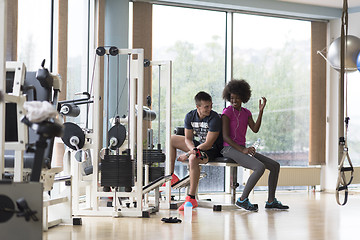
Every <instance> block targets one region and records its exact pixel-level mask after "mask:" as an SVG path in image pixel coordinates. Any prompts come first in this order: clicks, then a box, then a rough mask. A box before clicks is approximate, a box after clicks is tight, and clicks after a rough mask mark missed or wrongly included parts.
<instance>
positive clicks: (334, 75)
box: [321, 13, 360, 192]
mask: <svg viewBox="0 0 360 240" xmlns="http://www.w3.org/2000/svg"><path fill="white" fill-rule="evenodd" d="M359 21H360V13H353V14H349V21H348V26H349V29H348V33H349V34H350V35H354V36H357V37H360V28H358V27H357V25H358V23H359ZM340 35H341V19H336V20H331V21H330V22H329V24H328V46H329V45H330V43H331V42H332V41H333V40H335V39H336V38H338V37H340ZM339 77H340V75H339V72H337V71H335V70H334V69H332V68H330V66H329V65H328V67H327V79H326V81H327V82H326V85H327V86H326V88H327V89H326V94H327V101H326V102H327V106H326V107H327V110H326V115H327V124H326V165H325V166H323V171H322V179H321V189H322V190H325V191H330V192H333V191H334V190H335V188H336V182H337V177H338V171H337V167H338V142H339V140H338V139H339V134H338V125H339V119H338V116H339V109H338V108H339ZM350 157H351V156H350Z"/></svg>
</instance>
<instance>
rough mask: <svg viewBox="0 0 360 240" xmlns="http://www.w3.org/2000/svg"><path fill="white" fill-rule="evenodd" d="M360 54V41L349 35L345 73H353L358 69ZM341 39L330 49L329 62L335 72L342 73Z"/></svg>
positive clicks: (333, 43)
mask: <svg viewBox="0 0 360 240" xmlns="http://www.w3.org/2000/svg"><path fill="white" fill-rule="evenodd" d="M359 52H360V39H359V38H358V37H355V36H352V35H348V36H347V39H346V52H345V71H347V72H351V71H356V69H357V66H356V65H357V63H356V62H357V58H358V55H359ZM340 56H341V37H339V38H337V39H335V40H334V41H333V42H332V43H331V44H330V47H329V51H328V56H327V58H328V60H329V62H330V64H331V67H333V68H334V69H335V70H337V71H340V68H341V66H340Z"/></svg>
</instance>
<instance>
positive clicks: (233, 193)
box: [230, 167, 239, 204]
mask: <svg viewBox="0 0 360 240" xmlns="http://www.w3.org/2000/svg"><path fill="white" fill-rule="evenodd" d="M238 186H239V184H238V182H237V167H230V194H231V204H235V202H236V188H237V187H238Z"/></svg>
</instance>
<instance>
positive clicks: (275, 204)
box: [265, 198, 289, 210]
mask: <svg viewBox="0 0 360 240" xmlns="http://www.w3.org/2000/svg"><path fill="white" fill-rule="evenodd" d="M265 208H268V209H279V210H287V209H289V206H286V205H282V203H281V202H280V201H278V200H277V199H276V198H275V199H274V201H272V202H271V203H269V202H266V204H265Z"/></svg>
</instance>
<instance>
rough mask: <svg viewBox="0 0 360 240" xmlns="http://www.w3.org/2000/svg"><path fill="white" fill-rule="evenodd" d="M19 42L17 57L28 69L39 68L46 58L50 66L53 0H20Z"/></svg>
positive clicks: (47, 64) (34, 69) (47, 65)
mask: <svg viewBox="0 0 360 240" xmlns="http://www.w3.org/2000/svg"><path fill="white" fill-rule="evenodd" d="M17 44H18V45H17V46H18V47H17V49H18V50H17V55H18V56H17V59H18V61H21V62H24V63H25V66H26V68H27V70H28V71H36V70H37V69H39V68H40V65H41V62H42V60H44V59H46V65H45V66H46V67H47V68H49V67H50V60H51V59H50V52H51V48H50V44H51V1H49V0H33V1H28V0H18V43H17Z"/></svg>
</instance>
